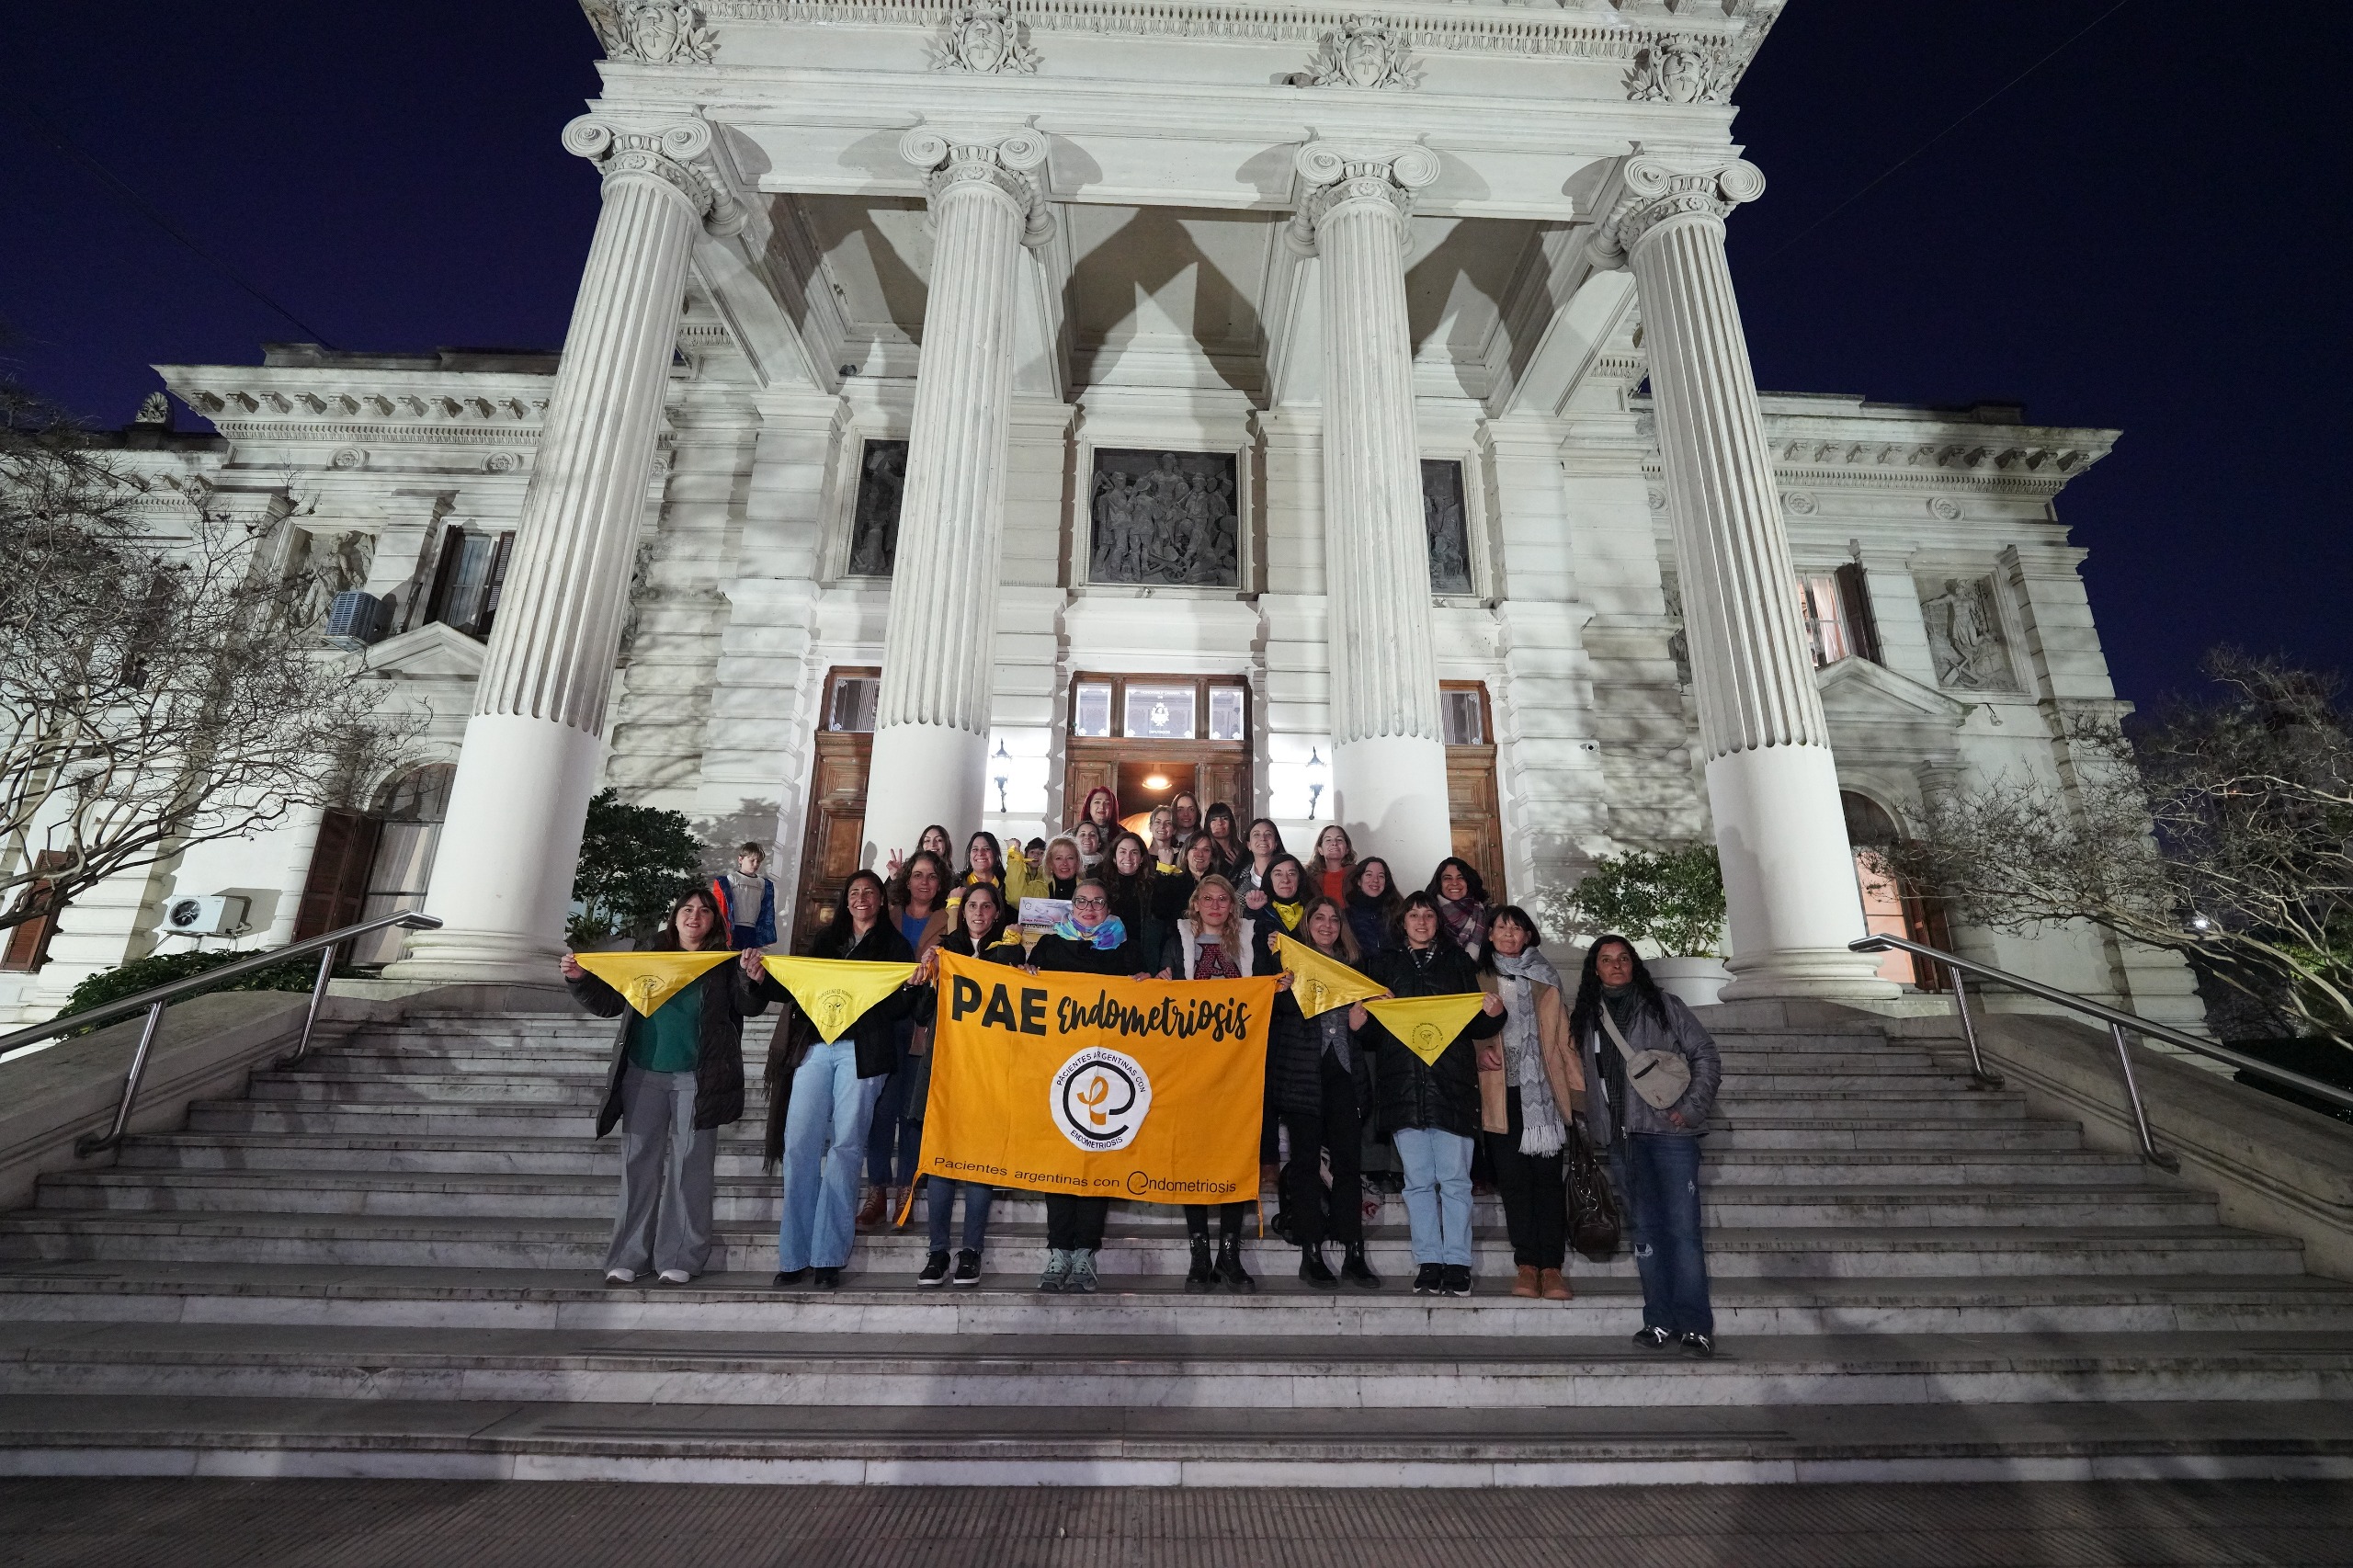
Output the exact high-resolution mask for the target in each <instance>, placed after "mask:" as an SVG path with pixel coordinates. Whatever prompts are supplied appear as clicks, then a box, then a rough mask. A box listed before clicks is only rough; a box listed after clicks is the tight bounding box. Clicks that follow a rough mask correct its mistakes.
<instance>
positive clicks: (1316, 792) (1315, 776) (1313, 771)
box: [1307, 746, 1324, 822]
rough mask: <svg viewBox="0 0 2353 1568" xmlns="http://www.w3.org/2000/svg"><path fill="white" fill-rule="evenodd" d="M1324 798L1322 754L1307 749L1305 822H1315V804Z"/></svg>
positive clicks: (1309, 748) (1310, 748) (1311, 748)
mask: <svg viewBox="0 0 2353 1568" xmlns="http://www.w3.org/2000/svg"><path fill="white" fill-rule="evenodd" d="M1323 798H1324V754H1323V753H1322V752H1320V751H1317V750H1316V749H1315V748H1314V747H1313V746H1310V747H1308V748H1307V820H1308V821H1309V822H1313V821H1314V820H1315V803H1316V802H1317V801H1321V800H1322V799H1323Z"/></svg>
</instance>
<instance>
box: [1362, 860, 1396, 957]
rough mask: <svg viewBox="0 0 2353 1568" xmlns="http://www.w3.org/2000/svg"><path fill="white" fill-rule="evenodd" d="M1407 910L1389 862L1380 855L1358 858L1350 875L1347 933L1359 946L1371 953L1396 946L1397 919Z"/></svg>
mask: <svg viewBox="0 0 2353 1568" xmlns="http://www.w3.org/2000/svg"><path fill="white" fill-rule="evenodd" d="M1404 913H1405V900H1404V895H1403V894H1401V893H1399V892H1398V891H1397V881H1396V879H1395V878H1393V877H1392V876H1391V875H1390V874H1389V862H1388V861H1386V860H1384V859H1382V858H1381V857H1380V856H1378V855H1368V856H1367V857H1365V858H1363V859H1361V860H1359V861H1358V862H1357V869H1356V871H1355V874H1354V875H1352V876H1351V877H1350V878H1349V879H1348V935H1350V936H1351V937H1355V938H1356V939H1357V949H1358V951H1359V952H1362V953H1364V954H1365V955H1366V956H1367V957H1370V956H1371V955H1372V954H1374V953H1379V952H1386V951H1387V950H1388V949H1391V948H1393V947H1395V946H1396V945H1397V943H1398V941H1399V940H1400V938H1399V937H1398V935H1397V922H1398V920H1399V919H1400V918H1401V917H1402V916H1403V915H1404Z"/></svg>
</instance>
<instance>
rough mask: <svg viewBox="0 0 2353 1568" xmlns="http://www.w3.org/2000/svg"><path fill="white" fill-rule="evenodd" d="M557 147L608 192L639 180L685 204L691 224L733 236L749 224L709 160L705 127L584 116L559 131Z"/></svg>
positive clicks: (705, 122)
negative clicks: (581, 161) (600, 179)
mask: <svg viewBox="0 0 2353 1568" xmlns="http://www.w3.org/2000/svg"><path fill="white" fill-rule="evenodd" d="M563 146H564V150H565V151H566V152H569V153H577V154H578V155H579V156H581V157H584V158H586V159H587V160H588V161H589V162H591V163H593V164H595V165H597V169H598V170H599V171H600V172H601V173H602V174H603V175H604V176H605V185H606V187H607V188H608V189H610V188H611V187H613V186H614V185H615V184H617V183H620V182H623V181H629V180H643V181H647V182H650V183H652V184H654V185H655V186H658V187H661V188H662V189H664V190H665V191H667V192H668V193H669V194H671V195H672V196H674V197H676V199H678V200H680V201H683V202H684V203H686V206H687V209H688V211H690V212H692V213H693V214H694V217H695V221H696V222H699V223H701V224H703V225H704V226H706V227H707V228H709V229H710V232H711V233H715V234H722V235H723V234H733V233H737V232H738V231H740V230H741V229H742V228H743V227H744V225H745V222H748V221H749V218H750V214H749V213H748V212H746V211H745V209H744V206H743V204H742V203H741V202H739V201H737V200H736V199H735V197H734V193H733V191H731V190H730V189H729V188H728V186H727V182H726V180H725V179H724V178H722V176H721V175H720V173H719V170H718V168H717V166H716V165H715V164H714V163H713V162H712V159H711V134H710V121H709V120H705V119H681V120H673V121H671V122H670V123H668V124H666V125H637V124H629V123H625V122H623V121H620V120H614V119H604V118H602V117H600V116H597V115H593V114H584V115H582V116H581V117H580V118H579V119H575V120H574V121H573V122H572V123H571V124H569V125H567V126H565V127H564V128H563Z"/></svg>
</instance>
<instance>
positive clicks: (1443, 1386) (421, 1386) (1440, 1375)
mask: <svg viewBox="0 0 2353 1568" xmlns="http://www.w3.org/2000/svg"><path fill="white" fill-rule="evenodd" d="M1442 1324H1443V1320H1442V1319H1439V1320H1437V1321H1436V1322H1434V1323H1433V1325H1432V1326H1433V1330H1434V1332H1431V1333H1428V1334H1426V1335H1415V1336H1412V1337H1396V1336H1382V1337H1381V1338H1365V1337H1361V1336H1359V1337H1354V1338H1351V1337H1347V1336H1342V1335H1330V1336H1326V1337H1322V1338H1308V1337H1302V1336H1299V1335H1290V1336H1284V1337H1280V1338H1269V1339H1258V1338H1244V1337H1237V1336H1233V1335H1150V1334H1095V1335H1080V1334H1064V1335H973V1334H957V1333H938V1334H900V1335H890V1336H888V1337H879V1336H876V1335H864V1334H854V1333H853V1334H840V1333H834V1334H826V1333H789V1334H763V1333H754V1332H745V1331H737V1332H733V1333H715V1332H704V1333H674V1332H668V1331H663V1330H654V1329H637V1330H631V1331H617V1330H591V1329H553V1330H544V1329H473V1330H470V1331H468V1332H467V1333H466V1334H465V1335H464V1336H463V1339H462V1342H457V1341H453V1339H452V1337H451V1336H450V1335H449V1334H448V1333H447V1332H446V1331H443V1330H439V1329H432V1328H424V1329H418V1328H394V1327H382V1326H352V1327H344V1326H310V1325H297V1324H158V1323H101V1324H69V1323H40V1322H21V1321H20V1322H15V1323H0V1395H37V1396H38V1395H63V1394H71V1395H75V1396H78V1397H83V1398H92V1397H105V1396H109V1395H123V1394H128V1395H139V1396H143V1397H150V1398H153V1397H158V1396H162V1397H172V1396H177V1397H181V1398H199V1399H219V1398H272V1399H354V1398H360V1399H374V1400H389V1401H397V1400H411V1399H465V1400H473V1401H486V1402H496V1401H508V1400H524V1401H534V1402H537V1401H554V1400H563V1401H568V1402H592V1403H643V1404H657V1403H661V1404H666V1403H699V1404H822V1403H828V1402H834V1401H841V1400H843V1399H844V1398H845V1395H846V1393H847V1391H849V1390H852V1389H854V1390H856V1391H857V1392H856V1398H857V1402H858V1403H861V1404H865V1405H869V1406H871V1405H878V1404H897V1405H911V1406H922V1407H926V1408H934V1407H938V1406H942V1405H972V1404H979V1405H1006V1404H1015V1403H1023V1402H1028V1403H1036V1404H1052V1405H1057V1406H1062V1407H1065V1408H1081V1409H1083V1408H1088V1407H1097V1406H1102V1405H1131V1406H1149V1407H1160V1408H1172V1407H1177V1408H1181V1407H1190V1408H1194V1409H1211V1410H1215V1409H1230V1408H1234V1407H1238V1406H1252V1407H1258V1408H1267V1407H1273V1408H1279V1409H1332V1410H1357V1411H1360V1412H1378V1411H1390V1412H1397V1411H1406V1410H1421V1409H1460V1408H1462V1407H1464V1406H1483V1407H1487V1408H1527V1407H1531V1406H1534V1407H1546V1406H1576V1407H1579V1408H1586V1409H1591V1408H1596V1407H1628V1406H1650V1405H1657V1404H1681V1405H1694V1404H1698V1405H1729V1404H1753V1403H1770V1402H1776V1401H1784V1400H1788V1401H1796V1402H1799V1403H1811V1404H1887V1403H1904V1402H1909V1403H1921V1404H1972V1405H2007V1404H2020V1403H2047V1402H2056V1401H2074V1400H2082V1399H2087V1398H2097V1399H2099V1400H2101V1401H2103V1402H2105V1403H2119V1402H2129V1401H2133V1400H2199V1401H2208V1400H2249V1401H2305V1400H2341V1399H2353V1335H2348V1334H2346V1333H2343V1332H2339V1333H2334V1334H2331V1333H2317V1334H2257V1333H2244V1332H2242V1333H2229V1334H2165V1335H2121V1334H2085V1335H2024V1334H2013V1335H1829V1336H1822V1337H1814V1336H1800V1335H1793V1336H1788V1337H1769V1336H1768V1337H1757V1338H1752V1339H1745V1340H1742V1341H1739V1342H1737V1343H1736V1344H1729V1343H1728V1344H1726V1345H1725V1346H1723V1347H1722V1350H1721V1352H1720V1354H1719V1355H1717V1356H1716V1357H1715V1358H1712V1359H1706V1360H1702V1359H1699V1358H1692V1357H1687V1356H1680V1355H1674V1354H1666V1355H1662V1354H1660V1353H1658V1352H1656V1351H1653V1350H1646V1349H1643V1348H1640V1347H1637V1346H1632V1345H1631V1344H1629V1343H1628V1342H1627V1340H1626V1339H1625V1338H1623V1337H1620V1336H1615V1335H1612V1336H1608V1337H1603V1336H1598V1335H1593V1336H1572V1335H1519V1336H1516V1337H1515V1338H1513V1339H1512V1340H1511V1341H1509V1342H1508V1343H1507V1344H1506V1343H1502V1342H1499V1341H1498V1339H1497V1337H1496V1336H1495V1335H1453V1334H1449V1333H1445V1332H1442Z"/></svg>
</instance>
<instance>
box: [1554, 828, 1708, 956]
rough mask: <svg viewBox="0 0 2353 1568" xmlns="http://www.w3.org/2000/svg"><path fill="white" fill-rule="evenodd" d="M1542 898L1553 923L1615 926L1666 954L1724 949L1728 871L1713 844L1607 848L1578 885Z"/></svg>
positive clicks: (1588, 931) (1596, 929) (1594, 930)
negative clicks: (1657, 849)
mask: <svg viewBox="0 0 2353 1568" xmlns="http://www.w3.org/2000/svg"><path fill="white" fill-rule="evenodd" d="M1542 902H1543V903H1544V904H1545V905H1546V907H1545V909H1544V910H1543V911H1542V913H1543V914H1544V915H1547V916H1549V917H1550V922H1551V924H1552V925H1553V926H1559V927H1561V928H1563V929H1564V930H1573V931H1575V932H1577V933H1579V934H1581V935H1582V936H1585V937H1597V936H1599V935H1601V934H1602V933H1603V932H1605V931H1615V932H1618V933H1620V935H1622V936H1625V937H1631V938H1632V939H1633V940H1635V941H1637V942H1643V941H1647V942H1652V943H1654V944H1656V946H1657V947H1658V948H1659V949H1660V950H1661V951H1662V952H1664V953H1665V955H1666V956H1667V957H1669V958H1695V959H1696V958H1716V957H1719V956H1721V955H1719V954H1718V953H1717V951H1716V944H1717V943H1718V942H1719V941H1720V940H1722V937H1723V928H1724V876H1723V868H1722V863H1721V862H1719V861H1718V860H1717V858H1716V846H1714V845H1712V844H1688V845H1685V846H1683V847H1682V848H1679V849H1670V850H1667V851H1666V852H1665V853H1664V854H1657V855H1654V854H1650V853H1648V852H1646V851H1643V850H1640V849H1635V850H1630V851H1628V852H1627V853H1626V854H1623V855H1605V856H1604V857H1602V858H1600V859H1599V860H1597V861H1596V862H1595V863H1594V867H1593V869H1592V870H1590V871H1587V872H1586V875H1585V880H1584V881H1581V882H1579V883H1578V884H1577V885H1576V886H1575V887H1574V888H1572V889H1569V890H1567V891H1565V892H1551V893H1549V894H1547V895H1546V897H1545V898H1544V900H1543V901H1542Z"/></svg>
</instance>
